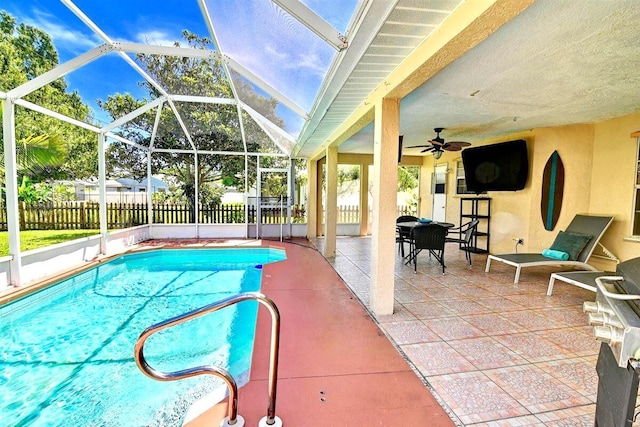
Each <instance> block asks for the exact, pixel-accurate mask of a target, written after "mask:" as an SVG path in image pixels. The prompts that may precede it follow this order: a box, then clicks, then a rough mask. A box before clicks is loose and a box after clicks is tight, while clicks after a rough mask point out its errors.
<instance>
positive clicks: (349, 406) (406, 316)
mask: <svg viewBox="0 0 640 427" xmlns="http://www.w3.org/2000/svg"><path fill="white" fill-rule="evenodd" d="M295 243H299V244H302V245H303V246H300V245H298V244H284V245H283V246H285V247H286V249H287V254H288V257H289V258H288V259H287V261H284V262H280V263H277V264H272V265H269V266H267V267H265V270H264V282H263V289H264V292H265V293H266V294H267V295H268V296H270V297H272V298H273V299H274V300H275V302H276V303H277V304H278V306H279V307H280V310H281V312H282V319H283V326H282V328H283V329H282V343H283V344H282V349H281V359H280V373H279V378H280V382H279V384H280V387H279V390H278V401H277V414H278V415H279V416H280V417H281V418H282V420H283V424H284V425H285V426H296V427H297V426H313V427H324V426H345V427H351V426H375V425H381V426H382V425H384V426H398V427H400V426H402V427H405V426H425V427H439V426H451V425H456V426H465V427H592V426H593V422H594V414H595V401H596V390H597V375H596V372H595V365H596V359H597V354H598V350H599V343H598V342H597V341H596V340H595V339H594V338H593V332H592V328H591V327H590V326H587V322H586V315H585V314H584V313H583V312H582V302H584V301H587V300H589V301H592V300H593V299H594V294H593V293H592V292H590V291H587V290H585V289H581V288H578V287H575V286H570V285H567V284H564V283H557V284H556V288H555V290H554V294H553V295H552V296H547V295H546V289H547V285H548V281H549V276H550V274H551V272H553V271H559V270H558V269H557V268H556V269H555V270H554V268H547V267H543V268H535V269H525V270H524V271H523V273H522V276H521V279H520V284H518V285H514V284H513V277H514V274H515V269H514V268H512V267H509V266H507V265H502V264H501V263H494V264H497V265H493V266H492V268H491V272H490V273H489V274H487V273H485V272H484V265H485V262H486V255H478V254H473V255H472V257H473V266H472V267H469V266H468V264H467V263H466V261H465V258H464V254H463V252H462V251H459V250H458V248H457V246H456V245H453V244H450V245H447V250H446V256H445V259H446V263H447V270H446V274H445V275H444V276H443V275H442V272H441V270H440V267H439V265H438V264H437V262H435V261H434V260H430V259H429V258H428V257H427V256H426V255H421V256H420V259H419V263H418V273H417V274H414V272H413V268H412V267H408V266H405V265H404V264H403V263H402V261H401V259H400V256H397V259H396V267H395V306H394V314H393V315H391V316H381V317H377V318H376V316H374V315H372V314H371V313H370V312H369V311H368V309H367V307H368V306H369V286H370V270H371V239H370V238H368V237H353V238H338V241H337V254H336V257H335V258H330V259H328V260H326V259H324V258H323V257H322V256H321V253H320V252H318V251H316V250H314V249H310V248H306V247H304V245H307V246H308V245H310V243H309V242H306V241H303V240H300V241H296V242H295ZM265 244H270V245H274V246H278V245H280V244H279V243H277V242H273V243H269V242H267V243H265ZM312 244H314V245H315V246H317V247H318V248H320V249H321V248H322V246H323V244H324V241H323V239H314V240H313V242H312ZM267 317H268V316H267V313H266V312H265V313H261V314H260V316H259V319H258V322H259V324H258V327H259V328H260V331H261V332H260V334H259V337H258V341H257V343H256V352H255V354H256V357H255V359H254V368H253V372H252V377H251V382H250V383H249V384H248V385H247V386H245V387H243V388H242V389H241V391H240V401H239V408H240V409H239V413H240V414H241V415H243V416H245V418H246V419H247V424H246V425H247V426H251V425H257V424H256V423H257V422H258V420H259V419H260V418H261V417H262V416H264V415H265V412H266V405H267V403H266V402H267V395H266V393H267V384H266V377H267V372H266V363H267V357H268V356H267V353H268V343H267V336H268V332H267V330H268V327H269V326H268V324H267V323H268V319H267ZM405 360H407V361H405ZM425 384H426V385H425ZM322 392H324V393H323V394H322ZM434 396H435V397H434ZM323 397H324V398H325V400H324V401H322V400H321V399H322V398H323ZM438 403H439V404H440V405H438ZM256 405H257V406H256ZM441 407H442V408H444V409H440V408H441ZM219 418H220V416H219V415H218V419H219ZM214 419H215V417H212V416H211V414H205V415H204V416H202V417H200V418H198V419H196V420H194V422H192V423H190V424H188V426H187V427H200V426H202V427H204V426H211V425H217V421H216V422H212V421H213V420H214Z"/></svg>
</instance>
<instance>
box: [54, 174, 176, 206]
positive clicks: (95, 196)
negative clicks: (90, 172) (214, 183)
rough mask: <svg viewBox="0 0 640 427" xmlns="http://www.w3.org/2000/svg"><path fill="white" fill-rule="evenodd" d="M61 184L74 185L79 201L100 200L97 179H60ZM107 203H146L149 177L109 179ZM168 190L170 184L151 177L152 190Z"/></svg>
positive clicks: (107, 182)
mask: <svg viewBox="0 0 640 427" xmlns="http://www.w3.org/2000/svg"><path fill="white" fill-rule="evenodd" d="M58 184H60V185H68V186H73V187H74V189H75V195H76V200H77V201H79V202H83V201H91V202H98V201H99V199H100V191H99V188H98V181H97V180H75V181H59V182H58ZM106 187H107V203H146V202H147V178H145V179H143V180H142V181H136V180H135V179H131V178H118V179H107V181H106ZM156 191H157V192H168V191H169V184H167V183H166V182H164V181H162V180H160V179H158V178H155V177H151V192H152V193H155V192H156Z"/></svg>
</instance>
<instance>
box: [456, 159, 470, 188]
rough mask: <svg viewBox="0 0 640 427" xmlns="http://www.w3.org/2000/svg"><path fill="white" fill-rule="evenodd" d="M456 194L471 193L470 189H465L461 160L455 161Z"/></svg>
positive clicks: (465, 183)
mask: <svg viewBox="0 0 640 427" xmlns="http://www.w3.org/2000/svg"><path fill="white" fill-rule="evenodd" d="M456 194H472V192H471V191H467V182H466V181H465V178H464V166H463V164H462V161H461V160H460V161H457V162H456Z"/></svg>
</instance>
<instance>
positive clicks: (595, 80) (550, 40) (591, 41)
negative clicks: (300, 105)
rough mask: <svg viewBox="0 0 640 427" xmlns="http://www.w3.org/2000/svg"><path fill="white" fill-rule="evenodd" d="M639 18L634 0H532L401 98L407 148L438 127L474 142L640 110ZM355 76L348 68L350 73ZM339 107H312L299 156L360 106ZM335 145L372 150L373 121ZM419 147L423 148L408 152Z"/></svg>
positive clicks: (314, 147)
mask: <svg viewBox="0 0 640 427" xmlns="http://www.w3.org/2000/svg"><path fill="white" fill-rule="evenodd" d="M416 3H418V4H424V2H420V1H403V0H401V1H399V2H398V3H397V5H396V8H398V7H408V6H409V5H410V4H414V5H415V4H416ZM449 3H451V2H449ZM449 6H450V4H449ZM405 11H406V10H405ZM417 15H418V14H417V12H414V13H413V14H411V13H408V14H404V15H402V14H398V13H397V11H391V12H390V13H389V14H388V16H387V17H386V18H385V20H386V21H385V22H384V23H383V24H382V25H381V26H380V28H381V29H380V31H379V33H378V35H377V36H376V38H375V39H374V40H373V41H372V44H374V42H375V40H377V39H379V37H380V33H384V32H385V31H383V30H382V29H383V28H389V22H390V21H398V19H399V17H400V18H402V19H408V20H411V19H412V18H415V16H417ZM638 23H640V2H638V1H637V0H616V1H604V0H573V1H564V0H563V1H557V0H538V1H536V2H535V3H534V4H532V5H531V6H529V7H528V8H527V9H525V10H524V11H523V12H522V13H521V14H519V15H518V16H516V17H515V18H514V19H513V20H512V21H510V22H508V23H507V24H505V25H504V26H502V27H501V28H500V29H499V30H498V31H496V32H495V33H493V34H492V35H491V36H489V37H488V38H487V39H486V40H484V41H483V42H481V43H480V44H479V45H478V46H476V47H475V48H473V49H471V50H470V51H469V52H467V53H466V54H465V55H464V56H462V57H461V58H459V59H458V60H456V61H454V62H453V63H452V64H450V65H449V66H448V67H446V68H445V69H444V70H442V71H440V72H439V73H437V74H436V75H435V76H434V77H432V78H431V79H430V80H428V81H426V82H425V83H424V84H423V85H422V86H421V87H419V88H418V89H417V90H415V91H413V92H412V93H411V94H409V95H408V96H406V97H405V98H404V99H402V101H401V119H400V120H401V133H403V134H404V145H405V147H407V146H411V145H415V144H423V143H425V142H426V141H427V140H428V139H431V138H432V137H433V136H435V134H434V132H433V128H434V127H444V128H445V129H446V130H445V131H444V132H443V133H442V135H441V136H442V137H444V138H445V140H465V141H469V142H472V143H473V142H475V141H480V140H485V139H489V138H496V137H500V136H503V135H508V134H511V133H514V132H519V131H524V130H528V129H532V128H537V127H547V126H557V125H565V124H573V123H592V122H597V121H601V120H605V119H609V118H613V117H618V116H622V115H627V114H631V113H634V112H637V111H640V25H638ZM368 49H369V50H370V49H371V46H369V47H368ZM397 51H398V52H401V53H403V54H406V53H407V52H405V51H403V50H399V49H397ZM367 60H368V59H367V56H366V55H363V56H361V58H360V59H359V61H358V65H356V67H355V69H356V70H357V69H358V68H362V64H363V63H365V62H366V61H367ZM358 76H359V75H358V74H357V73H352V74H351V75H350V77H349V78H351V79H357V78H358ZM382 81H383V77H382V78H380V80H379V82H382ZM339 83H340V82H336V81H334V82H333V85H334V86H335V85H336V84H339ZM347 83H348V79H347V82H346V83H344V85H343V86H342V87H341V90H345V91H346V92H344V93H349V91H348V90H347V89H348V84H347ZM329 86H331V83H330V84H329ZM338 93H339V92H338ZM362 99H364V97H363V98H361V99H360V100H362ZM332 100H333V104H332V103H331V102H330V101H332ZM339 101H340V96H339V95H338V96H337V97H335V98H333V97H332V96H330V94H328V95H325V98H324V99H323V98H320V100H319V101H318V102H317V103H316V105H323V103H324V105H325V109H327V108H328V111H329V112H330V111H331V108H332V107H333V106H334V105H335V103H337V102H339ZM355 104H357V103H352V105H355ZM327 105H328V107H327ZM340 106H341V107H343V108H341V109H340V110H339V111H340V114H332V115H331V114H329V113H327V114H325V113H324V112H323V113H322V114H320V110H317V111H315V112H314V113H315V115H316V117H312V119H311V122H310V123H311V124H314V126H309V127H308V129H306V133H305V132H304V131H303V134H302V138H301V143H300V145H299V146H298V148H299V150H298V154H299V155H302V156H309V155H311V154H312V153H313V152H314V151H316V150H317V149H318V147H320V146H321V145H322V143H324V142H325V141H326V137H327V135H329V134H330V133H331V132H332V131H333V130H335V129H336V127H337V126H338V125H339V123H341V121H340V119H342V120H344V119H345V118H347V117H348V116H349V114H350V113H351V112H352V111H354V110H355V106H354V107H350V108H351V109H349V108H347V109H345V108H344V103H341V104H340ZM638 127H639V128H640V124H639V126H638ZM339 151H340V152H353V153H372V151H373V126H372V124H369V125H368V126H366V127H364V129H362V130H361V131H360V132H358V133H357V134H355V135H354V136H352V137H351V138H349V139H348V140H347V141H346V142H344V143H343V144H342V145H341V146H340V147H339ZM418 153H419V149H413V150H411V149H410V150H406V151H405V154H418Z"/></svg>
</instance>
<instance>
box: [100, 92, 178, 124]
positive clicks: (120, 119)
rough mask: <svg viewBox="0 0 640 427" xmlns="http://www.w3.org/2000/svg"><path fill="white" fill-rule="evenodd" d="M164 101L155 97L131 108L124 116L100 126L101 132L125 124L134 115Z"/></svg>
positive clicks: (138, 114)
mask: <svg viewBox="0 0 640 427" xmlns="http://www.w3.org/2000/svg"><path fill="white" fill-rule="evenodd" d="M164 101H165V98H164V97H160V98H157V99H155V100H153V101H151V102H150V103H148V104H145V105H143V106H142V107H140V108H137V109H135V110H133V111H132V112H130V113H129V114H125V115H124V116H122V117H120V118H119V119H117V120H114V121H112V122H111V123H109V124H108V125H106V126H103V127H102V131H103V132H108V131H110V130H112V129H115V128H117V127H120V126H122V125H123V124H125V123H127V122H129V121H131V120H133V119H135V118H136V117H138V116H140V115H142V114H144V113H146V112H147V111H149V110H151V109H152V108H154V107H157V106H158V105H160V104H162V103H163V102H164Z"/></svg>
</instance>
